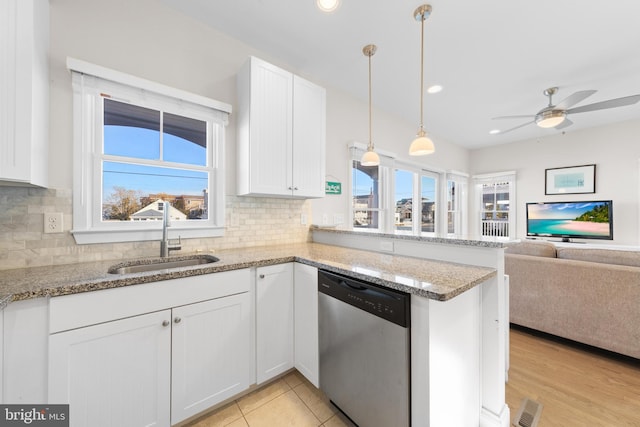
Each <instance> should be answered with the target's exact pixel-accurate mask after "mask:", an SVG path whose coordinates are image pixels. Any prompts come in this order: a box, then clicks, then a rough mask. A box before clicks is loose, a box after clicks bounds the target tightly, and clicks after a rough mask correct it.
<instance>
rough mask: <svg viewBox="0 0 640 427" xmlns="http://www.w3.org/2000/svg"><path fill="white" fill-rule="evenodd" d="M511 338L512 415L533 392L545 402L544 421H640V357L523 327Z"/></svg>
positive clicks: (568, 426)
mask: <svg viewBox="0 0 640 427" xmlns="http://www.w3.org/2000/svg"><path fill="white" fill-rule="evenodd" d="M639 327H640V325H639ZM510 340H511V350H510V355H511V363H510V370H509V382H508V384H507V389H506V391H507V404H508V405H509V408H510V410H511V418H512V420H513V417H514V416H515V414H516V412H517V410H518V408H519V407H520V403H521V402H522V399H524V398H525V397H528V398H530V399H533V400H535V401H537V402H540V403H542V405H543V409H542V417H541V418H540V423H539V424H538V427H555V426H558V427H573V426H576V427H583V426H588V427H598V426H602V427H623V426H634V427H638V426H640V361H638V360H634V359H623V358H619V357H615V356H612V355H611V354H605V353H604V352H600V351H591V350H589V349H585V348H583V347H580V346H577V345H572V344H569V343H566V342H562V341H560V340H555V339H551V338H549V337H541V336H536V335H531V334H529V333H528V332H526V331H521V330H518V329H511V335H510Z"/></svg>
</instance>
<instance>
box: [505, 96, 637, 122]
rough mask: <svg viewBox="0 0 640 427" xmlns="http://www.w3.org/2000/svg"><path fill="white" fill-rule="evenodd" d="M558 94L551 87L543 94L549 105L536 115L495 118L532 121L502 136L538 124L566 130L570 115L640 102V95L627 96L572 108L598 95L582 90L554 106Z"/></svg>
mask: <svg viewBox="0 0 640 427" xmlns="http://www.w3.org/2000/svg"><path fill="white" fill-rule="evenodd" d="M557 92H558V88H557V87H550V88H548V89H545V90H544V91H543V92H542V93H544V95H545V96H547V97H549V105H548V106H546V107H545V108H543V109H542V110H540V111H538V112H537V113H536V114H535V115H533V116H532V115H528V116H526V115H525V116H500V117H494V119H495V120H497V119H519V118H523V119H524V118H527V119H531V120H530V121H528V122H526V123H523V124H521V125H518V126H516V127H513V128H511V129H507V130H505V131H501V132H499V133H500V134H503V133H507V132H511V131H512V130H516V129H520V128H521V127H524V126H527V125H530V124H532V123H535V124H537V125H538V126H540V127H541V128H556V129H564V128H566V127H568V126H571V125H572V124H573V122H572V121H571V120H569V119H568V118H567V115H569V114H576V113H586V112H588V111H596V110H605V109H608V108H617V107H624V106H625V105H632V104H635V103H636V102H638V101H640V95H631V96H625V97H622V98H615V99H609V100H607V101H601V102H596V103H594V104H589V105H583V106H582V107H576V108H570V107H572V106H574V105H575V104H577V103H579V102H580V101H582V100H584V99H586V98H587V97H589V96H591V95H593V94H594V93H596V92H597V91H596V90H581V91H578V92H575V93H574V94H573V95H570V96H568V97H567V98H565V99H563V100H562V101H560V102H558V104H556V105H553V101H552V99H551V98H552V97H553V95H555V94H556V93H557Z"/></svg>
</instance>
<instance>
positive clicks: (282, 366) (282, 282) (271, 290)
mask: <svg viewBox="0 0 640 427" xmlns="http://www.w3.org/2000/svg"><path fill="white" fill-rule="evenodd" d="M256 277H257V278H256V382H257V384H261V383H263V382H265V381H267V380H269V379H271V378H273V377H275V376H276V375H279V374H281V373H283V372H286V371H287V370H289V369H291V368H293V263H288V264H278V265H270V266H267V267H259V268H257V269H256Z"/></svg>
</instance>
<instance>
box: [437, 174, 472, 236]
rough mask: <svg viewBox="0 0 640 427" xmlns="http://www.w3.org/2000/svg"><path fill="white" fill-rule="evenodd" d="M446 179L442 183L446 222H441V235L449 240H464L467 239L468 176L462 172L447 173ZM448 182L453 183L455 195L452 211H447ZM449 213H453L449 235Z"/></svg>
mask: <svg viewBox="0 0 640 427" xmlns="http://www.w3.org/2000/svg"><path fill="white" fill-rule="evenodd" d="M446 176H447V179H446V180H444V182H443V188H444V195H445V196H444V203H443V211H444V217H443V219H444V218H446V221H443V222H442V228H443V235H444V236H447V237H449V238H458V239H466V238H467V237H468V227H467V219H468V212H469V209H468V203H467V197H468V186H469V175H468V174H466V173H464V172H458V171H448V172H447V175H446ZM449 182H454V183H455V186H456V187H455V188H456V193H455V195H454V197H455V204H454V205H455V207H456V209H454V210H453V211H450V210H449ZM449 212H454V215H453V216H454V219H453V233H449Z"/></svg>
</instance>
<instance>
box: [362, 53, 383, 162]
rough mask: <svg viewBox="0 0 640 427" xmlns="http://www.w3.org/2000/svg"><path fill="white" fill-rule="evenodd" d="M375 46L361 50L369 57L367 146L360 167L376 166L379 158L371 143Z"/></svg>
mask: <svg viewBox="0 0 640 427" xmlns="http://www.w3.org/2000/svg"><path fill="white" fill-rule="evenodd" d="M376 49H377V47H376V45H375V44H368V45H366V46H365V47H363V48H362V53H363V54H364V55H365V56H368V57H369V145H368V146H367V151H366V152H365V153H364V154H363V155H362V159H360V164H361V165H362V166H378V165H379V164H380V156H378V153H376V152H375V151H373V141H372V139H371V57H372V56H373V55H374V54H375V53H376Z"/></svg>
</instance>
